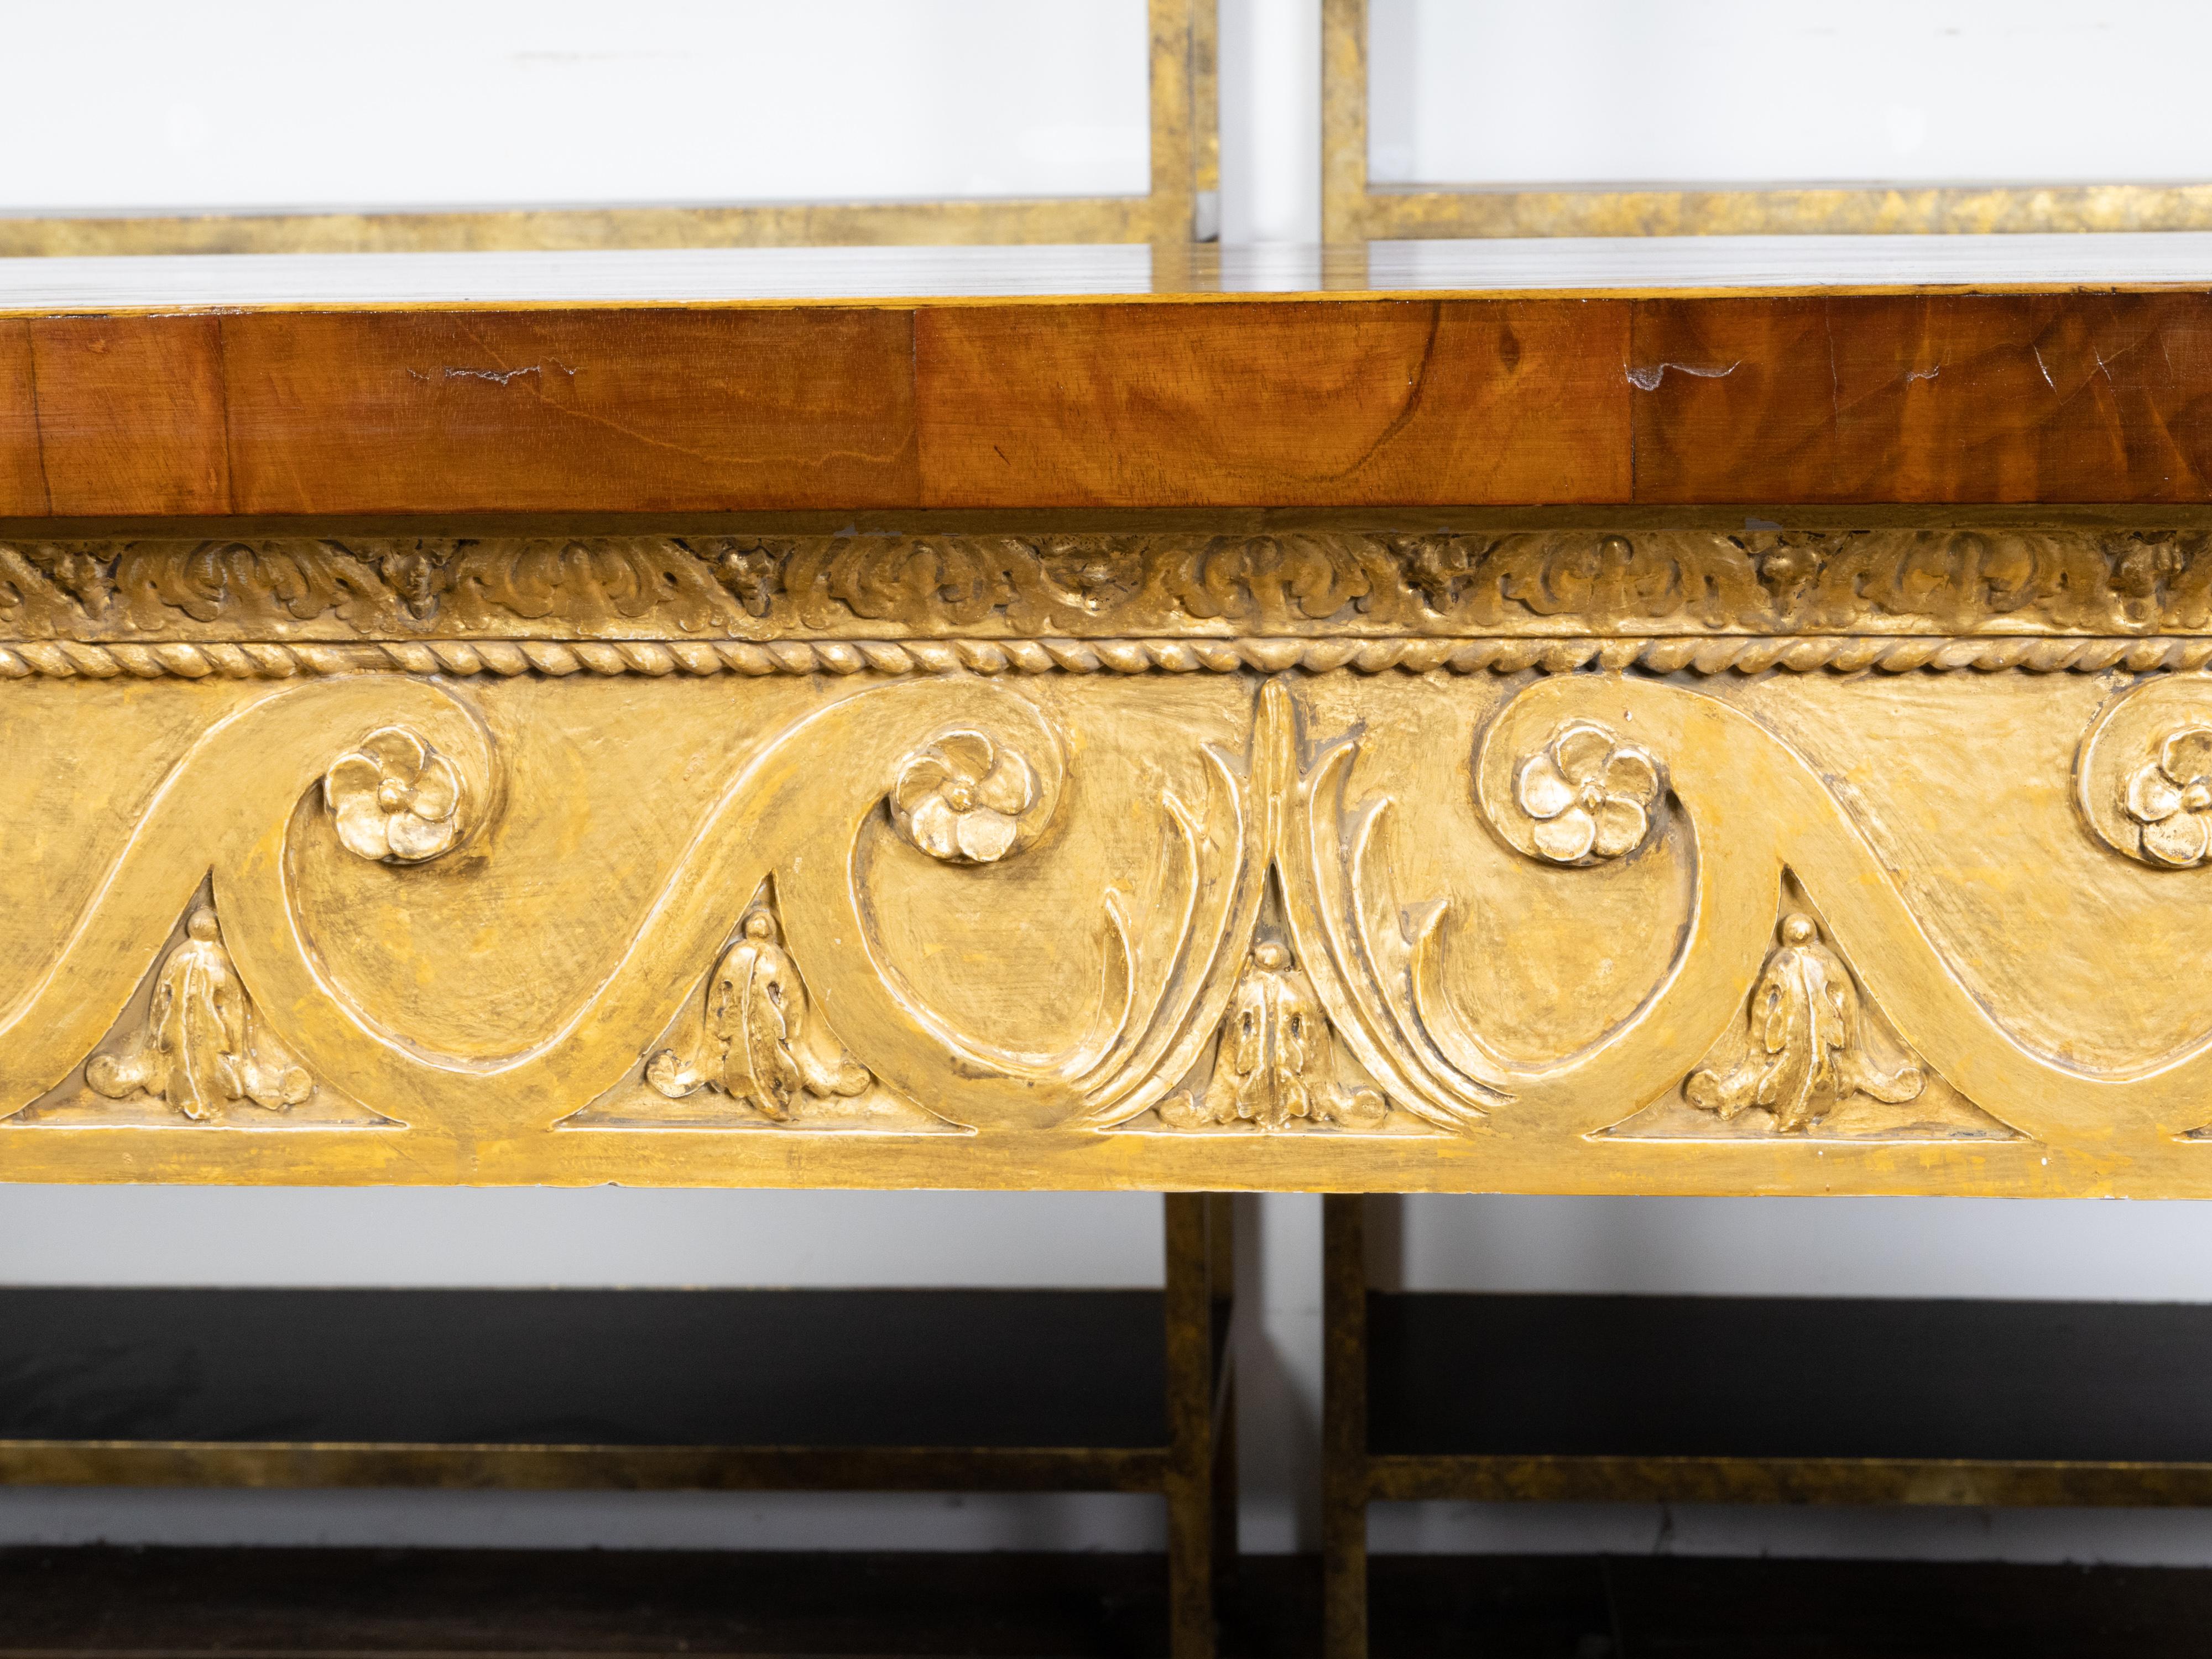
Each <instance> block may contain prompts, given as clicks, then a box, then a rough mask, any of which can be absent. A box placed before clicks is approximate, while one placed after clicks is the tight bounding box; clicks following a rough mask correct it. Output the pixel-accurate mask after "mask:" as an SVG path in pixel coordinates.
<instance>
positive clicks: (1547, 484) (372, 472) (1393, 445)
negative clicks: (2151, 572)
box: [0, 234, 2212, 520]
mask: <svg viewBox="0 0 2212 1659" xmlns="http://www.w3.org/2000/svg"><path fill="white" fill-rule="evenodd" d="M2209 481H2212V237H2208V236H2200V235H2185V234H2173V235H2150V234H2144V235H2081V236H2063V237H2062V236H2051V237H2039V236H2018V237H1990V238H1978V239H1977V238H1966V237H1959V238H1942V237H1862V238H1711V239H1684V240H1682V241H1680V242H1672V243H1670V242H1665V241H1662V240H1650V239H1646V240H1634V239H1625V240H1618V241H1579V242H1575V241H1569V242H1560V241H1552V242H1541V243H1530V242H1492V243H1425V244H1424V243H1401V244H1376V245H1373V246H1370V247H1367V248H1364V249H1360V248H1346V249H1295V248H1282V249H1249V250H1242V251H1238V250H1228V251H1224V250H1218V249H1194V250H1182V249H1158V250H1156V249H1151V248H1146V247H1141V246H1132V247H1118V248H1117V247H1107V248H1090V249H1077V248H1045V249H994V248H981V249H873V248H856V249H756V250H719V251H702V252H696V253H677V254H667V253H640V254H625V253H597V254H545V255H527V254H522V255H465V254H461V255H373V256H343V255H337V256H266V257H237V258H175V259H167V258H143V259H121V258H118V259H18V260H9V261H0V520H145V519H196V520H216V519H222V518H226V517H248V518H285V517H297V518H307V517H316V516H321V515H333V514H337V515H361V514H379V515H406V514H418V513H419V514H451V513H569V512H591V513H602V514H619V513H659V514H665V513H745V512H789V511H805V510H820V511H829V512H847V511H868V510H913V509H923V510H939V509H969V508H986V509H998V508H1008V507H1053V508H1100V509H1131V508H1137V509H1141V508H1156V507H1209V508H1221V507H1322V508H1371V507H1449V506H1468V507H1523V506H1542V505H1550V504H1593V505H1596V504H1613V505H1618V504H1634V503H1650V504H1655V505H1661V504H1668V505H1671V504H1701V503H1703V504H1716V503H1753V504H1757V503H1765V502H1779V501H1791V502H1796V503H1801V504H1802V503H1823V504H1856V503H1925V504H1954V503H1955V504H2002V503H2015V504H2077V503H2096V502H2117V501H2130V502H2154V503H2170V504H2190V505H2202V504H2208V503H2212V482H2209Z"/></svg>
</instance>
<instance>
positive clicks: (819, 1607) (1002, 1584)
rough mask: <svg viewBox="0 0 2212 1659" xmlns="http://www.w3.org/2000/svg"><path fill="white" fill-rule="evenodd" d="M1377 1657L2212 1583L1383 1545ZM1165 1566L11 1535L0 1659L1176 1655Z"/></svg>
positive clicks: (1800, 1647) (1996, 1624) (2181, 1656)
mask: <svg viewBox="0 0 2212 1659" xmlns="http://www.w3.org/2000/svg"><path fill="white" fill-rule="evenodd" d="M1319 1579H1320V1574H1319V1569H1318V1565H1317V1564H1316V1562H1315V1561H1314V1560H1313V1559H1311V1558H1310V1557H1282V1556H1273V1557H1267V1556H1263V1557H1255V1558H1249V1559H1247V1560H1246V1561H1245V1562H1244V1563H1243V1569H1242V1571H1241V1572H1240V1575H1239V1577H1238V1581H1237V1583H1236V1584H1235V1585H1234V1586H1232V1587H1231V1589H1229V1590H1228V1591H1227V1592H1226V1594H1225V1596H1224V1598H1223V1644H1222V1650H1223V1654H1224V1656H1225V1659H1313V1656H1316V1655H1317V1654H1318V1652H1319V1649H1320V1630H1321V1609H1320V1585H1319ZM1373 1587H1374V1601H1373V1632H1374V1640H1373V1649H1372V1651H1373V1653H1374V1655H1375V1659H1431V1656H1435V1659H1443V1656H1447V1655H1449V1656H1452V1659H1463V1656H1467V1655H1469V1654H1476V1655H1481V1656H1485V1659H1999V1656H2002V1659H2201V1656H2202V1655H2203V1653H2204V1652H2205V1651H2206V1638H2205V1636H2204V1632H2206V1631H2207V1630H2212V1571H2182V1570H2174V1569H2161V1568H2119V1567H2102V1568H2079V1567H2056V1566H2053V1567H2031V1566H2005V1565H1947V1564H1932V1563H1885V1562H1840V1561H1772V1560H1769V1561H1753V1560H1717V1559H1683V1558H1670V1557H1635V1558H1629V1557H1613V1558H1595V1557H1580V1558H1560V1557H1514V1556H1508V1557H1467V1556H1425V1557H1424V1556H1383V1557H1378V1558H1376V1561H1375V1563H1374V1577H1373ZM1165 1590H1166V1573H1165V1571H1164V1566H1163V1565H1162V1563H1161V1561H1160V1559H1159V1558H1158V1557H1156V1556H1127V1555H1095V1554H1093V1555H1012V1554H1009V1555H921V1554H905V1555H867V1554H854V1555H820V1554H789V1555H785V1554H729V1555H724V1554H709V1553H643V1552H621V1551H586V1552H547V1553H524V1552H513V1551H489V1550H486V1551H468V1550H437V1551H431V1550H420V1551H417V1550H174V1549H159V1550H124V1549H104V1548H102V1549H14V1550H0V1659H31V1656H38V1659H53V1656H58V1655H64V1654H66V1655H70V1656H72V1659H122V1656H125V1655H128V1656H131V1659H146V1656H149V1655H151V1654H159V1655H161V1656H164V1659H203V1656H206V1659H213V1656H216V1655H222V1656H228V1659H239V1656H242V1655H252V1656H263V1659H276V1656H283V1659H307V1656H311V1655H313V1656H321V1659H330V1656H335V1655H338V1654H344V1655H349V1656H357V1655H368V1654H390V1655H400V1654H414V1655H418V1656H426V1659H427V1656H430V1655H441V1656H453V1655H458V1654H462V1653H467V1654H472V1655H492V1654H498V1655H509V1656H513V1655H523V1654H530V1655H538V1656H549V1659H550V1656H553V1655H566V1656H584V1655H594V1656H597V1655H615V1654H621V1655H626V1656H640V1655H645V1654H653V1655H660V1654H676V1653H687V1654H722V1655H737V1654H744V1655H769V1654H787V1655H820V1656H829V1655H842V1656H858V1655H870V1654H880V1655H931V1656H934V1655H952V1654H963V1655H977V1656H986V1659H999V1656H1007V1659H1012V1656H1017V1655H1018V1656H1025V1659H1135V1656H1146V1655H1152V1654H1157V1653H1158V1651H1159V1650H1160V1645H1161V1636H1160V1632H1161V1631H1162V1629H1163V1628H1164V1620H1165V1601H1166V1595H1165Z"/></svg>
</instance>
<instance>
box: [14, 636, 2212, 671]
mask: <svg viewBox="0 0 2212 1659" xmlns="http://www.w3.org/2000/svg"><path fill="white" fill-rule="evenodd" d="M2208 662H2212V638H2203V637H2191V638H2171V637H2169V638H2151V639H2142V638H2131V639H2110V638H2079V637H2075V638H2054V637H2051V636H2047V635H2046V636H2041V637H2035V638H2011V639H2007V638H1989V637H1986V636H1985V637H1981V638H1972V639H1962V638H1955V637H1954V638H1946V637H1942V636H1940V635H1939V636H1929V635H1911V636H1903V637H1899V636H1890V637H1881V636H1869V635H1856V636H1826V637H1821V636H1814V637H1807V636H1802V635H1800V636H1797V637H1794V638H1766V639H1762V638H1755V637H1754V638H1746V637H1731V638H1720V639H1715V638H1706V639H1684V638H1680V637H1670V638H1665V639H1644V640H1621V639H1607V640H1596V639H1581V640H1576V639H1556V640H1539V639H1526V638H1522V639H1500V638H1481V639H1406V638H1401V639H1368V640H1352V639H1335V640H1327V639H1322V640H1316V639H1219V640H1188V639H1185V640H1158V639H1153V640H1144V639H1134V640H1065V639H1046V640H927V641H925V640H907V641H897V642H888V641H842V640H812V641H799V640H785V641H774V642H771V643H767V644H758V645H756V644H752V643H750V642H748V641H737V640H717V641H696V640H667V641H651V640H624V641H554V640H520V641H513V640H504V641H493V640H482V641H460V640H441V641H377V642H364V643H349V644H330V645H307V644H289V643H287V644H274V643H270V644H251V643H239V644H188V643H184V642H181V641H170V642H167V643H163V644H144V645H122V644H105V645H95V644H89V643H86V642H84V641H76V640H39V641H16V642H13V643H10V644H7V645H0V678H4V679H8V680H15V681H26V680H32V679H80V680H111V679H124V678H129V679H162V678H179V679H189V680H203V679H222V680H263V679H290V678H295V677H299V676H303V675H331V674H348V673H391V672H394V671H397V672H400V673H405V674H423V675H434V674H446V675H457V676H466V675H475V674H493V675H498V676H501V677H502V678H512V677H513V676H516V675H520V674H547V675H553V676H556V677H557V676H566V675H571V674H597V675H606V676H611V675H617V674H649V675H655V676H659V675H667V674H690V675H698V676H705V675H712V674H723V673H732V674H749V675H765V674H821V673H827V674H861V673H874V674H895V675H896V674H950V673H974V674H1052V673H1069V674H1101V673H1110V674H1144V673H1155V672H1158V673H1170V674H1188V673H1216V674H1223V673H1234V672H1236V671H1239V670H1243V669H1253V670H1257V671H1260V672H1261V673H1268V674H1279V673H1285V672H1289V671H1293V670H1297V671H1304V672H1306V673H1309V674H1326V673H1334V672H1340V671H1352V672H1356V673H1362V674H1379V673H1385V672H1390V671H1397V672H1401V673H1408V674H1426V673H1435V672H1446V673H1454V674H1479V673H1495V674H1516V673H1521V672H1524V671H1528V670H1532V669H1533V670H1535V671H1540V672H1543V673H1550V674H1564V673H1572V672H1575V671H1577V670H1581V669H1587V668H1606V669H1629V668H1635V669H1642V670H1644V671H1648V672H1650V673H1655V674H1673V673H1684V672H1686V673H1691V674H1701V675H1710V674H1725V673H1735V674H1745V675H1749V674H1759V673H1765V672H1767V671H1774V670H1779V671H1786V672H1790V673H1799V674H1804V673H1811V672H1814V671H1829V672H1832V673H1839V674H1850V673H1861V672H1865V671H1877V672H1883V673H1892V674H1898V673H1905V672H1908V671H1914V670H1923V669H1924V670H1928V671H1933V672H1936V673H1953V672H1956V671H1960V670H1962V669H1972V670H1975V671H1979V672H1984V673H1988V672H1994V671H1999V670H2019V671H2024V672H2027V673H2032V674H2051V673H2062V672H2067V673H2097V672H2101V671H2104V670H2106V669H2112V668H2117V669H2121V670H2124V671H2127V672H2130V673H2150V672H2154V671H2173V670H2191V669H2200V668H2203V667H2204V666H2205V665H2207V663H2208Z"/></svg>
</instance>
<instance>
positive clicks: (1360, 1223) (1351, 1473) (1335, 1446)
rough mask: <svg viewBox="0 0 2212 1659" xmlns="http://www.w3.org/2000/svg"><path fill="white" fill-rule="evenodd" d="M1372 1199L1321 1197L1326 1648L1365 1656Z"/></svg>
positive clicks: (1341, 1656)
mask: <svg viewBox="0 0 2212 1659" xmlns="http://www.w3.org/2000/svg"><path fill="white" fill-rule="evenodd" d="M1366 1205H1367V1200H1365V1198H1364V1197H1363V1196H1361V1195H1360V1194H1356V1193H1353V1194H1345V1193H1331V1194H1328V1196H1326V1197H1325V1198H1323V1199H1322V1303H1321V1307H1322V1501H1321V1553H1322V1652H1323V1653H1324V1654H1325V1655H1326V1656H1327V1659H1366V1656H1367V1493H1368V1479H1367V1208H1366Z"/></svg>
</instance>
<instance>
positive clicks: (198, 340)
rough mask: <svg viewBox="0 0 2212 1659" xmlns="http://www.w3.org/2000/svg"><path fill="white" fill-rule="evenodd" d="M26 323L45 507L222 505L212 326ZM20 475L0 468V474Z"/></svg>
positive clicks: (217, 361)
mask: <svg viewBox="0 0 2212 1659" xmlns="http://www.w3.org/2000/svg"><path fill="white" fill-rule="evenodd" d="M30 327H31V376H32V386H31V392H32V395H33V398H34V399H35V407H36V410H37V416H36V423H35V428H34V431H33V441H34V443H35V445H36V450H35V454H34V459H35V463H36V465H38V467H39V468H40V471H41V473H42V474H43V476H44V479H45V490H44V493H45V494H46V497H47V499H48V501H50V503H51V507H50V510H51V511H52V512H54V513H82V514H84V515H86V516H88V517H90V516H96V515H99V514H102V513H175V514H178V515H180V516H183V515H195V514H199V513H222V512H226V511H228V510H229V507H230V505H231V479H230V462H229V454H228V443H227V442H226V441H225V435H224V427H225V404H226V394H225V390H224V386H223V358H222V337H221V330H222V324H221V322H220V321H219V319H216V318H213V317H51V318H40V319H38V320H37V321H36V322H34V323H33V324H32V325H30ZM20 469H21V462H20V461H17V462H15V463H14V464H13V465H5V466H0V477H6V476H9V475H10V474H13V473H15V472H16V471H20Z"/></svg>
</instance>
